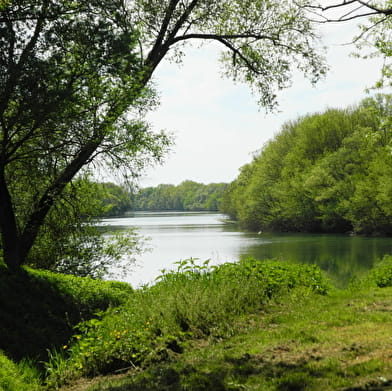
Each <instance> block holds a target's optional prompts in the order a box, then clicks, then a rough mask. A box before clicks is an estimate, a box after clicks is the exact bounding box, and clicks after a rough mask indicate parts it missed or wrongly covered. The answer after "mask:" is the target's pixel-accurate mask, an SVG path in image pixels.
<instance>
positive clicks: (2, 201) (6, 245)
mask: <svg viewBox="0 0 392 391" xmlns="http://www.w3.org/2000/svg"><path fill="white" fill-rule="evenodd" d="M0 230H1V232H2V235H1V237H2V246H3V256H4V262H5V264H6V265H7V266H8V268H10V269H11V270H18V269H20V266H21V265H22V263H23V260H22V257H21V252H20V248H21V247H20V236H19V232H18V227H17V223H16V217H15V213H14V210H13V207H12V200H11V195H10V193H9V191H8V187H7V184H6V180H5V175H4V170H3V169H2V170H0Z"/></svg>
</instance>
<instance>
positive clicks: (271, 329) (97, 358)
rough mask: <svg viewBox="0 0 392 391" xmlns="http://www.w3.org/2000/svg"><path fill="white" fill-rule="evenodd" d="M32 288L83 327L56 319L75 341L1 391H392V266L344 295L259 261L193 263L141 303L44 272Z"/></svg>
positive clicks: (313, 276) (60, 343)
mask: <svg viewBox="0 0 392 391" xmlns="http://www.w3.org/2000/svg"><path fill="white" fill-rule="evenodd" d="M15 278H16V277H15ZM18 278H22V277H18ZM23 278H28V279H29V281H30V285H31V284H32V281H35V282H36V281H40V283H42V284H43V285H44V286H45V287H47V285H49V286H50V287H51V290H50V291H46V294H47V296H48V300H52V299H53V298H51V299H49V297H50V296H51V295H52V296H53V294H54V292H55V293H56V295H57V296H55V298H56V299H60V298H61V299H62V300H63V301H61V302H60V304H59V305H58V306H57V307H60V308H61V310H58V311H59V313H60V312H61V311H63V310H64V309H65V308H68V307H66V306H65V305H64V303H65V302H66V303H68V304H69V303H73V304H72V305H74V306H76V309H75V308H74V310H75V313H78V314H79V315H78V316H76V315H75V313H74V316H75V317H74V318H72V322H70V320H69V314H68V313H67V314H65V313H64V311H63V317H62V318H61V316H60V315H59V317H58V318H56V317H54V318H55V319H58V320H59V319H62V324H63V327H64V330H67V333H65V334H64V336H63V339H61V340H60V339H59V340H57V339H56V338H53V343H52V344H51V350H50V354H49V357H48V358H46V359H45V364H44V366H43V367H44V370H42V366H41V368H39V370H40V372H38V371H37V370H36V372H34V367H35V366H34V365H31V364H30V365H27V364H26V363H23V362H22V364H19V365H15V364H14V363H13V362H11V361H9V360H8V361H7V362H8V364H7V365H9V366H10V367H12V368H13V369H12V370H13V371H14V373H18V374H19V375H18V376H16V375H14V376H13V377H12V378H13V379H20V382H22V383H21V384H22V386H21V387H22V388H17V386H15V385H14V386H9V387H8V388H7V386H4V385H3V384H2V383H0V390H1V389H3V390H6V391H8V390H10V391H11V390H19V389H20V390H23V389H34V388H33V387H36V388H37V389H38V388H39V387H40V386H38V385H37V383H38V382H39V381H40V382H41V388H43V387H45V388H47V389H48V388H49V389H59V388H60V387H63V389H64V390H67V389H68V390H89V391H100V390H107V391H126V390H238V389H249V390H292V391H294V390H321V389H322V390H349V389H351V390H362V389H363V390H365V389H372V388H371V387H373V389H374V390H376V389H379V390H387V387H389V386H391V384H390V382H391V381H392V377H391V376H390V373H392V350H391V346H392V339H391V335H392V332H391V330H392V288H391V285H392V261H391V259H389V260H385V261H384V263H383V264H382V265H380V266H379V267H377V268H376V269H375V270H373V271H371V272H370V273H369V274H368V276H367V277H366V278H365V279H364V280H362V281H361V282H359V281H358V282H356V283H355V284H354V285H353V286H352V287H351V288H350V289H347V290H344V291H338V290H335V289H333V288H332V287H331V286H330V285H329V284H328V282H327V281H326V280H325V278H324V277H323V275H322V273H321V272H320V270H319V269H318V268H317V267H314V266H309V265H290V264H284V263H279V262H274V261H268V262H259V261H256V260H247V261H242V262H239V263H237V264H225V265H222V266H220V267H217V268H209V267H208V265H207V264H205V265H202V266H198V265H196V264H195V263H194V262H193V261H187V262H182V263H179V264H178V270H176V271H174V272H169V273H165V274H163V275H162V276H161V278H160V280H159V281H158V282H157V284H156V285H154V286H153V287H146V288H143V289H140V290H136V291H132V290H131V289H130V288H128V287H127V286H126V285H125V284H118V283H105V282H99V281H93V280H88V279H87V280H86V279H75V278H73V277H64V276H59V275H53V274H50V273H41V272H36V271H34V272H33V271H29V272H27V273H26V275H24V277H23ZM6 280H7V281H9V280H8V279H6ZM44 281H47V282H45V283H43V282H44ZM84 281H88V282H86V284H87V285H86V287H85V288H83V284H84V283H85V282H84ZM88 284H90V285H88ZM32 285H34V284H32ZM29 289H32V288H29ZM49 293H50V294H49ZM41 299H42V298H41ZM53 300H54V299H53ZM37 301H39V300H38V299H37ZM15 304H16V297H15ZM52 304H54V303H52V302H50V303H47V305H48V306H50V305H52ZM71 307H72V306H71ZM1 308H3V307H1ZM34 308H35V307H34ZM45 308H46V309H48V308H49V307H45ZM25 310H26V309H25ZM34 311H35V310H34ZM9 316H10V317H11V315H9ZM42 316H43V313H42ZM67 318H68V319H67ZM41 320H42V321H43V319H41ZM80 320H82V322H80ZM18 321H21V319H18ZM37 322H39V321H38V320H37ZM59 323H61V321H60V320H59ZM53 324H54V323H53ZM53 324H52V325H50V324H48V325H47V326H46V327H47V329H48V332H49V329H51V328H52V327H53ZM76 324H77V325H76ZM14 325H15V327H17V326H16V325H17V322H16V321H15V322H14ZM22 325H23V323H22ZM65 325H66V326H67V327H68V328H67V327H65ZM75 325H76V326H75ZM18 328H19V330H21V329H22V327H20V326H19V327H18ZM3 330H5V332H7V328H6V327H5V328H3ZM24 330H25V331H26V332H27V333H28V332H29V329H28V327H24ZM13 332H14V333H16V330H14V331H13ZM19 332H21V331H19ZM55 334H56V333H55ZM56 335H57V334H56ZM71 335H72V336H71ZM26 338H27V339H28V337H26ZM2 348H3V347H2ZM3 349H4V348H3ZM4 350H5V353H6V354H7V355H8V356H10V357H12V358H13V359H14V361H15V362H17V361H19V359H20V357H17V356H16V355H15V353H13V352H12V349H11V351H8V350H6V349H4ZM22 350H23V348H22V346H21V347H20V351H22ZM29 357H32V356H31V354H30V355H29ZM0 358H1V359H3V358H4V360H6V359H5V357H4V356H0ZM32 358H33V363H34V362H35V361H37V360H36V358H35V357H32ZM38 373H39V374H40V376H41V378H40V379H38V378H39V376H38ZM2 376H3V378H4V375H2ZM99 376H104V377H103V378H101V377H99ZM0 378H1V377H0ZM37 379H38V380H37ZM3 380H4V379H3ZM23 382H24V383H23ZM26 382H27V383H29V384H31V388H26V387H25V388H23V387H24V386H23V384H26ZM3 383H4V384H6V383H5V382H3ZM42 384H44V386H43V385H42ZM67 384H68V385H67ZM1 387H3V388H1ZM12 387H14V388H12ZM355 387H356V388H355ZM377 387H378V388H377Z"/></svg>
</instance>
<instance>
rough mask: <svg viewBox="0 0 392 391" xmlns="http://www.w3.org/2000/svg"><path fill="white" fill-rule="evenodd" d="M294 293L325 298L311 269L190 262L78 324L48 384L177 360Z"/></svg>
mask: <svg viewBox="0 0 392 391" xmlns="http://www.w3.org/2000/svg"><path fill="white" fill-rule="evenodd" d="M297 288H300V289H301V290H302V292H304V291H305V292H306V291H307V292H309V293H318V294H325V293H326V292H327V289H328V285H327V283H326V281H325V279H324V278H323V276H322V273H321V272H320V269H318V268H317V267H316V266H309V265H293V264H282V263H279V262H275V261H266V262H261V261H257V260H254V259H250V260H246V261H241V262H239V263H229V264H224V265H221V266H217V267H209V266H208V262H206V263H204V264H203V265H201V266H199V265H197V264H196V263H195V262H194V260H188V261H183V262H180V263H178V269H177V271H170V272H164V273H163V274H162V276H161V277H160V278H159V279H158V282H157V283H156V284H155V285H154V286H152V287H144V288H142V289H139V290H137V291H135V292H134V293H133V294H132V295H131V296H130V297H129V299H128V301H127V302H126V303H124V304H123V305H122V306H120V307H118V308H114V309H110V310H109V311H107V312H105V313H102V314H101V315H100V317H99V318H98V319H92V320H90V321H87V322H84V323H81V324H80V325H79V326H78V328H77V329H78V331H79V333H78V334H77V335H75V336H74V337H73V340H72V341H71V344H70V346H69V347H68V346H65V347H64V350H63V353H62V354H60V355H58V354H56V355H55V357H54V359H52V361H51V362H50V363H49V364H48V371H49V378H48V382H49V384H52V385H54V386H58V385H59V384H61V383H62V382H63V381H64V380H66V379H67V378H70V377H78V376H82V375H96V374H98V373H105V372H109V371H113V370H116V369H120V368H127V367H132V366H137V365H139V366H142V365H147V364H148V363H150V362H157V361H162V360H166V359H167V358H168V357H170V356H171V355H173V354H176V353H181V352H182V349H183V342H184V341H186V340H187V339H189V338H190V336H192V337H193V338H197V337H203V338H205V337H208V338H214V339H215V338H218V339H221V338H225V337H227V336H230V335H232V334H233V332H234V329H233V327H234V326H233V318H234V317H235V316H238V315H242V314H247V313H251V312H252V311H258V310H260V309H262V308H263V307H264V306H265V305H267V303H268V302H269V301H270V300H271V299H275V298H278V297H279V296H281V295H283V294H287V293H288V292H290V291H292V290H294V289H297Z"/></svg>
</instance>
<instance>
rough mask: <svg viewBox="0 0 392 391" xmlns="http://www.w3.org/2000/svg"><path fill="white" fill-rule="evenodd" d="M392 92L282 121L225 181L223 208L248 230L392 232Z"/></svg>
mask: <svg viewBox="0 0 392 391" xmlns="http://www.w3.org/2000/svg"><path fill="white" fill-rule="evenodd" d="M391 99H392V97H391V96H390V95H386V96H383V95H379V96H377V97H375V98H368V99H365V100H364V101H363V102H362V103H361V104H360V105H358V106H357V107H351V108H348V109H345V110H343V109H329V110H327V111H326V112H324V113H319V114H312V115H308V116H305V117H301V118H299V119H297V120H296V121H292V122H288V123H286V124H285V125H284V126H283V127H282V130H281V132H280V133H279V134H278V135H277V136H276V137H275V138H274V139H273V140H271V141H270V142H269V143H267V145H266V146H265V147H264V148H263V149H262V152H261V153H260V155H259V156H257V157H256V158H255V159H254V161H253V162H252V163H250V164H248V165H245V166H244V167H243V168H242V170H241V173H240V175H239V176H238V178H237V179H236V180H235V181H234V182H232V183H231V184H230V185H229V187H228V191H227V192H226V194H225V195H224V197H223V201H222V209H223V211H224V212H226V213H228V214H230V215H231V216H233V217H235V218H237V219H238V220H239V221H240V222H241V223H242V224H243V225H245V226H246V227H248V228H251V229H253V230H275V231H302V232H304V231H305V232H306V231H308V232H309V231H311V232H313V231H323V232H347V231H355V232H359V233H366V234H371V233H377V232H378V233H388V234H391V233H392V180H391V178H392V160H391V148H392V137H391V128H390V119H391V115H392V113H391V107H392V106H391Z"/></svg>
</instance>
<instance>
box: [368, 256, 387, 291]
mask: <svg viewBox="0 0 392 391" xmlns="http://www.w3.org/2000/svg"><path fill="white" fill-rule="evenodd" d="M364 283H365V284H370V285H373V286H377V287H379V288H386V287H391V286H392V256H391V255H386V256H384V258H383V259H382V260H381V261H379V262H378V263H376V265H375V266H374V267H373V268H372V269H371V270H370V271H369V272H368V274H367V276H366V277H365V278H364Z"/></svg>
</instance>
